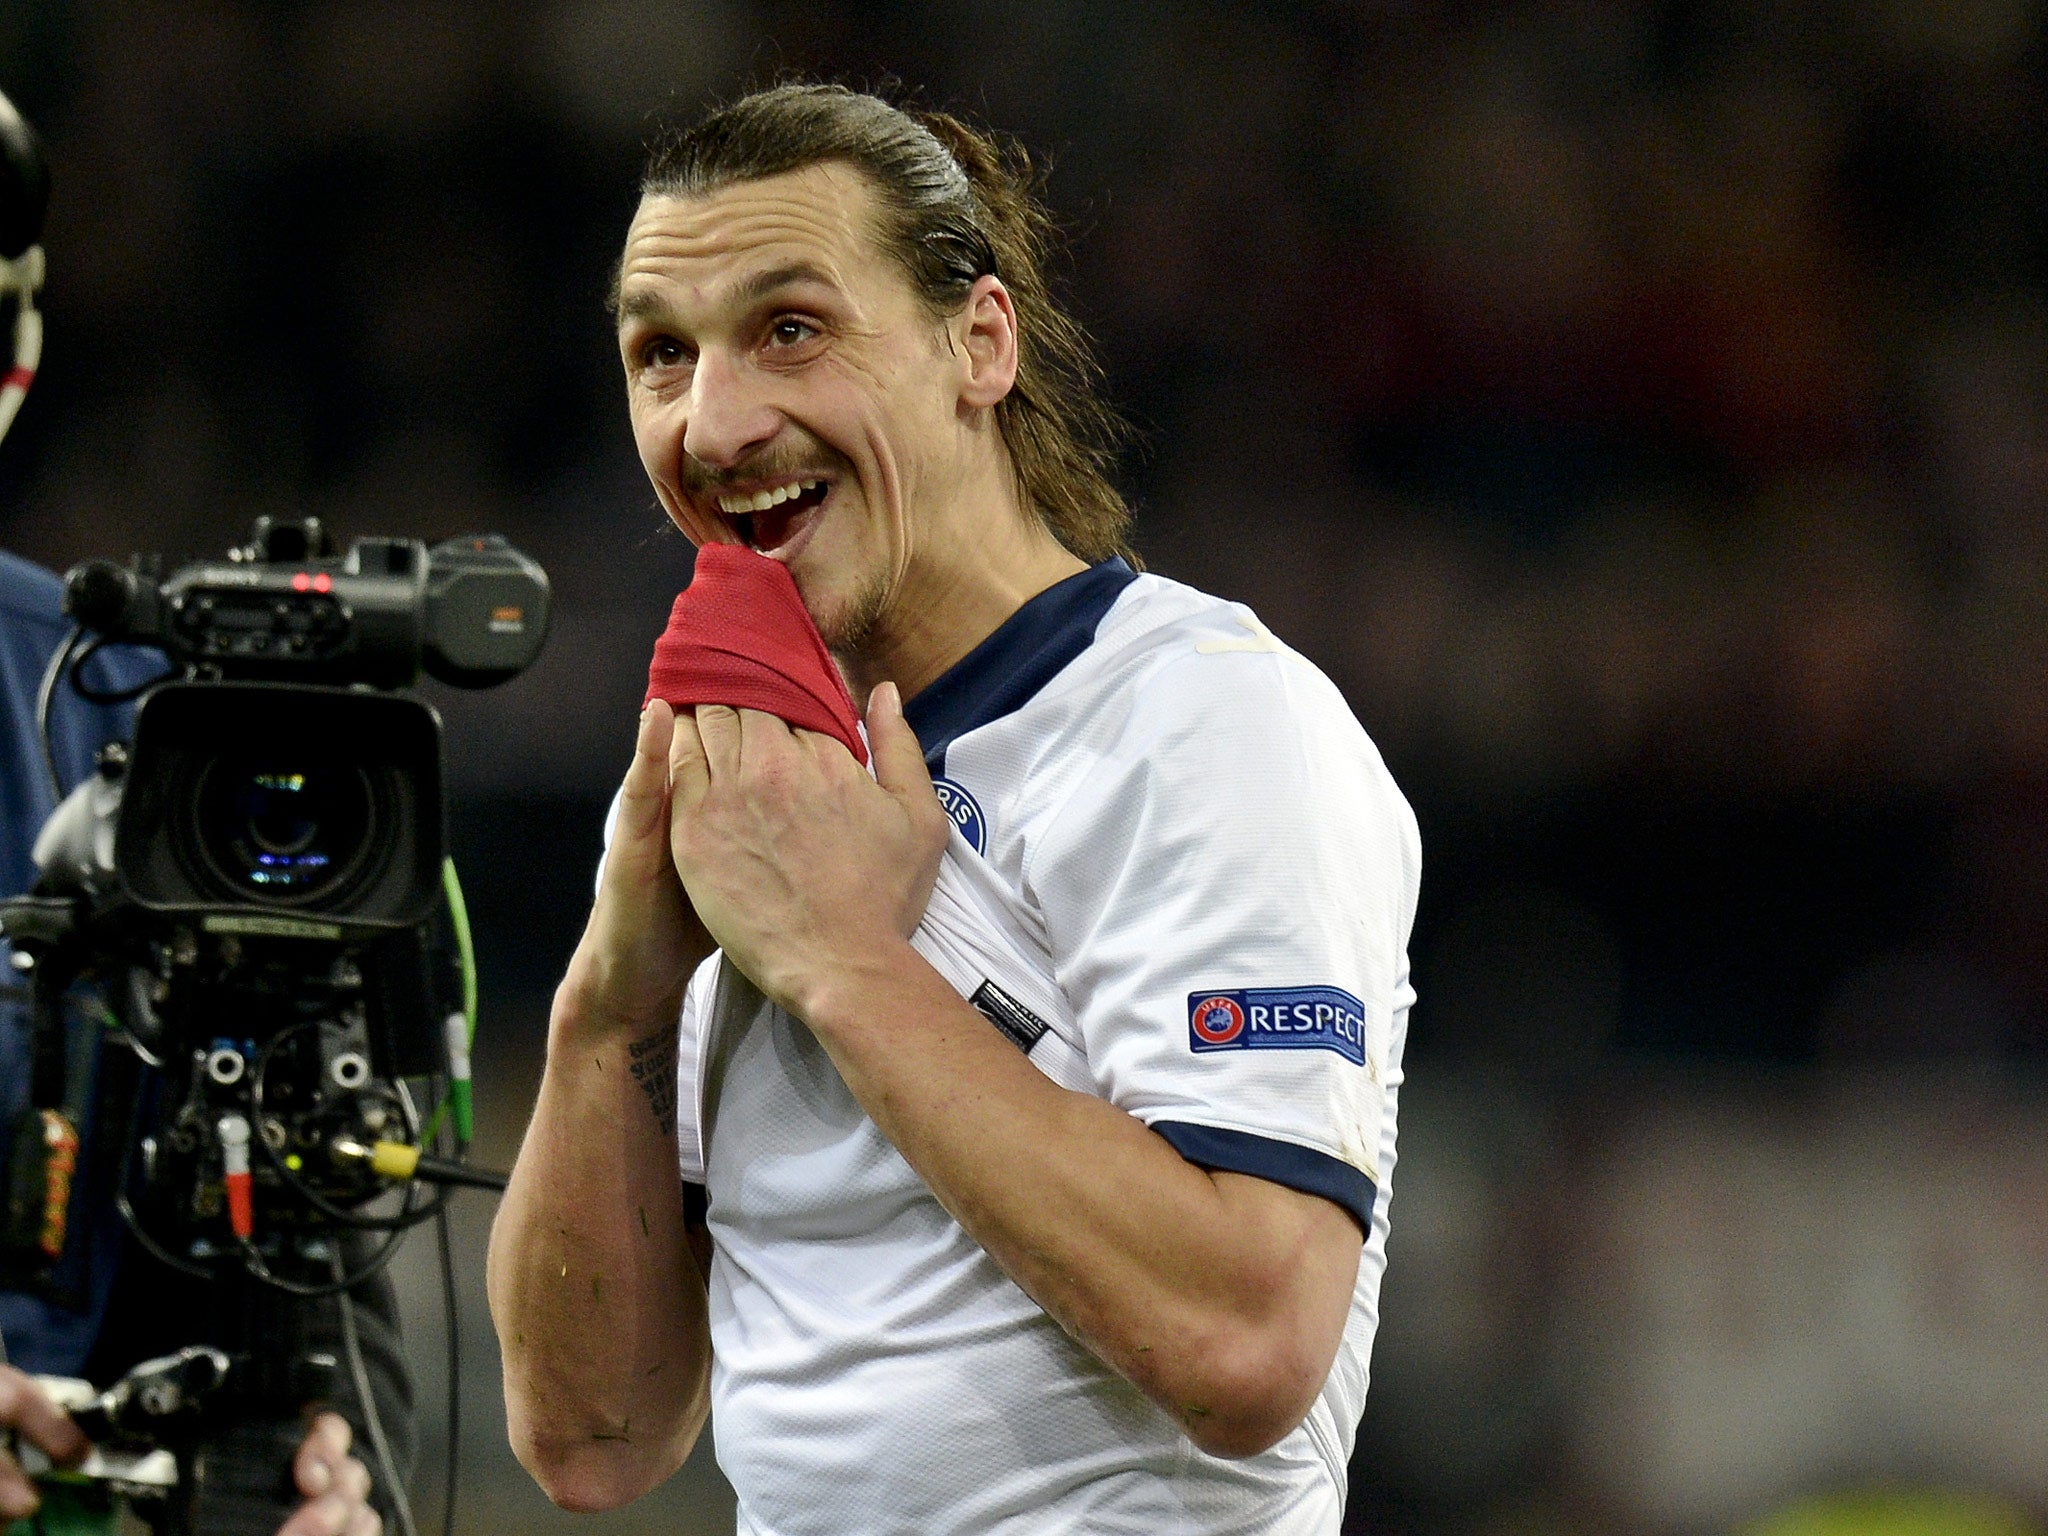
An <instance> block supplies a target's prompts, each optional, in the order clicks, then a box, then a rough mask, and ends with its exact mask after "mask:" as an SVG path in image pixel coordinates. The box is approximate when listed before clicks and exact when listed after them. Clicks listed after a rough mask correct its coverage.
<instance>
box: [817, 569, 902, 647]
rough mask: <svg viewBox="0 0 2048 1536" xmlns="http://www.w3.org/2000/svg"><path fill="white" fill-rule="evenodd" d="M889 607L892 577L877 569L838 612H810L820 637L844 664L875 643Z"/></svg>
mask: <svg viewBox="0 0 2048 1536" xmlns="http://www.w3.org/2000/svg"><path fill="white" fill-rule="evenodd" d="M888 607H889V578H888V575H887V574H886V573H885V572H881V571H877V572H876V573H875V574H874V575H873V576H872V577H871V578H869V580H868V581H867V582H866V583H865V584H864V585H863V586H862V587H861V588H860V589H859V590H858V591H856V592H855V593H854V594H853V596H852V598H851V599H849V600H848V602H847V604H846V606H845V607H844V608H843V609H841V610H840V611H839V612H838V613H836V614H827V615H822V616H821V615H818V614H815V613H814V614H812V615H811V622H813V623H814V624H816V625H817V626H818V636H819V638H820V639H822V640H823V641H824V642H825V649H826V650H828V651H830V652H831V653H832V655H833V657H834V658H835V659H837V660H838V661H839V662H840V664H841V665H842V666H844V665H846V664H848V663H851V662H853V661H854V660H856V659H857V658H858V657H859V656H860V655H861V654H862V653H863V652H864V651H866V650H867V648H868V647H869V646H870V645H871V644H873V643H874V639H875V636H876V634H877V633H878V632H879V631H880V630H881V627H882V615H883V614H884V613H885V612H886V611H887V609H888Z"/></svg>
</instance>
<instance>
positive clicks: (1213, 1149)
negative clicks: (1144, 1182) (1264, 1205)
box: [1152, 1120, 1379, 1234]
mask: <svg viewBox="0 0 2048 1536" xmlns="http://www.w3.org/2000/svg"><path fill="white" fill-rule="evenodd" d="M1152 1129H1153V1130H1155V1131H1157V1132H1158V1133H1159V1134H1160V1135H1162V1136H1164V1137H1165V1138H1166V1141H1167V1145H1169V1146H1171V1147H1172V1148H1173V1150H1174V1151H1176V1152H1178V1153H1179V1154H1180V1155H1181V1156H1182V1157H1184V1158H1186V1159H1187V1160H1188V1161H1189V1162H1191V1163H1193V1164H1194V1165H1195V1166H1196V1167H1198V1168H1211V1169H1220V1170H1222V1171H1223V1172H1224V1173H1248V1174H1251V1175H1252V1176H1253V1177H1255V1178H1261V1179H1271V1180H1272V1181H1273V1182H1274V1183H1275V1184H1285V1185H1286V1186H1287V1187H1288V1188H1289V1189H1298V1190H1300V1191H1301V1192H1302V1193H1303V1194H1307V1195H1321V1196H1322V1197H1323V1198H1324V1199H1325V1200H1334V1201H1336V1202H1337V1204H1339V1205H1341V1206H1343V1207H1344V1209H1345V1210H1347V1211H1349V1212H1350V1213H1351V1214H1352V1215H1353V1216H1354V1217H1356V1218H1357V1220H1358V1224H1359V1226H1360V1227H1362V1228H1363V1229H1364V1230H1365V1231H1366V1232H1367V1233H1368V1234H1370V1233H1371V1231H1372V1202H1373V1198H1374V1197H1375V1196H1376V1195H1377V1194H1378V1193H1379V1191H1377V1190H1376V1189H1374V1188H1373V1184H1372V1180H1371V1179H1368V1178H1367V1177H1366V1176H1365V1175H1364V1174H1362V1173H1360V1172H1359V1171H1358V1170H1357V1169H1356V1168H1354V1167H1352V1166H1351V1165H1350V1164H1349V1163H1347V1162H1344V1161H1342V1160H1341V1159H1339V1158H1334V1157H1332V1156H1330V1154H1329V1153H1327V1152H1318V1151H1316V1150H1315V1149H1314V1148H1312V1147H1298V1146H1296V1145H1295V1144H1294V1143H1293V1142H1291V1141H1274V1140H1271V1139H1270V1138H1268V1137H1265V1136H1254V1135H1252V1134H1251V1133H1250V1132H1248V1131H1224V1130H1218V1129H1217V1128H1216V1127H1215V1126H1213V1125H1189V1124H1186V1123H1185V1122H1183V1121H1179V1120H1155V1121H1153V1122H1152Z"/></svg>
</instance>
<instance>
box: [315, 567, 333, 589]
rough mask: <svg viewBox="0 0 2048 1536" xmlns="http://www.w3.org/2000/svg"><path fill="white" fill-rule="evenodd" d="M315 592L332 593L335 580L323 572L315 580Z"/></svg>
mask: <svg viewBox="0 0 2048 1536" xmlns="http://www.w3.org/2000/svg"><path fill="white" fill-rule="evenodd" d="M313 590H314V591H315V592H332V591H333V590H334V578H333V577H332V576H330V575H328V574H327V573H326V572H325V571H322V572H321V573H320V574H319V575H318V576H315V577H314V578H313Z"/></svg>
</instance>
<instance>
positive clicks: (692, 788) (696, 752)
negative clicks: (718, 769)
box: [668, 715, 711, 808]
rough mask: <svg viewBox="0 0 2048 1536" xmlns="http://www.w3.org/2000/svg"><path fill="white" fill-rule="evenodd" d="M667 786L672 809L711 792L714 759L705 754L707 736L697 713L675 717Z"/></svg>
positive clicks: (669, 753) (669, 746)
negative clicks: (712, 761) (698, 721)
mask: <svg viewBox="0 0 2048 1536" xmlns="http://www.w3.org/2000/svg"><path fill="white" fill-rule="evenodd" d="M668 785H669V794H670V796H671V797H672V800H671V807H672V808H673V807H674V806H690V805H696V804H697V803H698V802H700V801H701V800H703V798H704V797H705V795H707V794H709V793H710V791H711V760H710V759H709V758H708V757H706V756H705V755H704V736H703V732H702V730H701V729H700V728H699V727H698V724H697V717H696V716H695V715H678V716H676V728H675V734H674V735H673V736H672V737H671V738H670V739H669V744H668Z"/></svg>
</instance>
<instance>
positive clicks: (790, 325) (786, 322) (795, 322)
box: [768, 315, 818, 347]
mask: <svg viewBox="0 0 2048 1536" xmlns="http://www.w3.org/2000/svg"><path fill="white" fill-rule="evenodd" d="M817 334H818V330H817V327H816V326H814V325H812V324H810V323H809V322H808V321H804V320H799V319H798V318H797V317H796V316H795V315H784V316H782V318H780V319H779V320H777V321H776V322H775V323H774V324H773V325H771V326H769V327H768V344H769V345H770V346H771V347H799V346H802V345H803V344H804V343H805V342H807V341H809V340H810V339H811V338H812V337H813V336H815V335H817Z"/></svg>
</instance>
